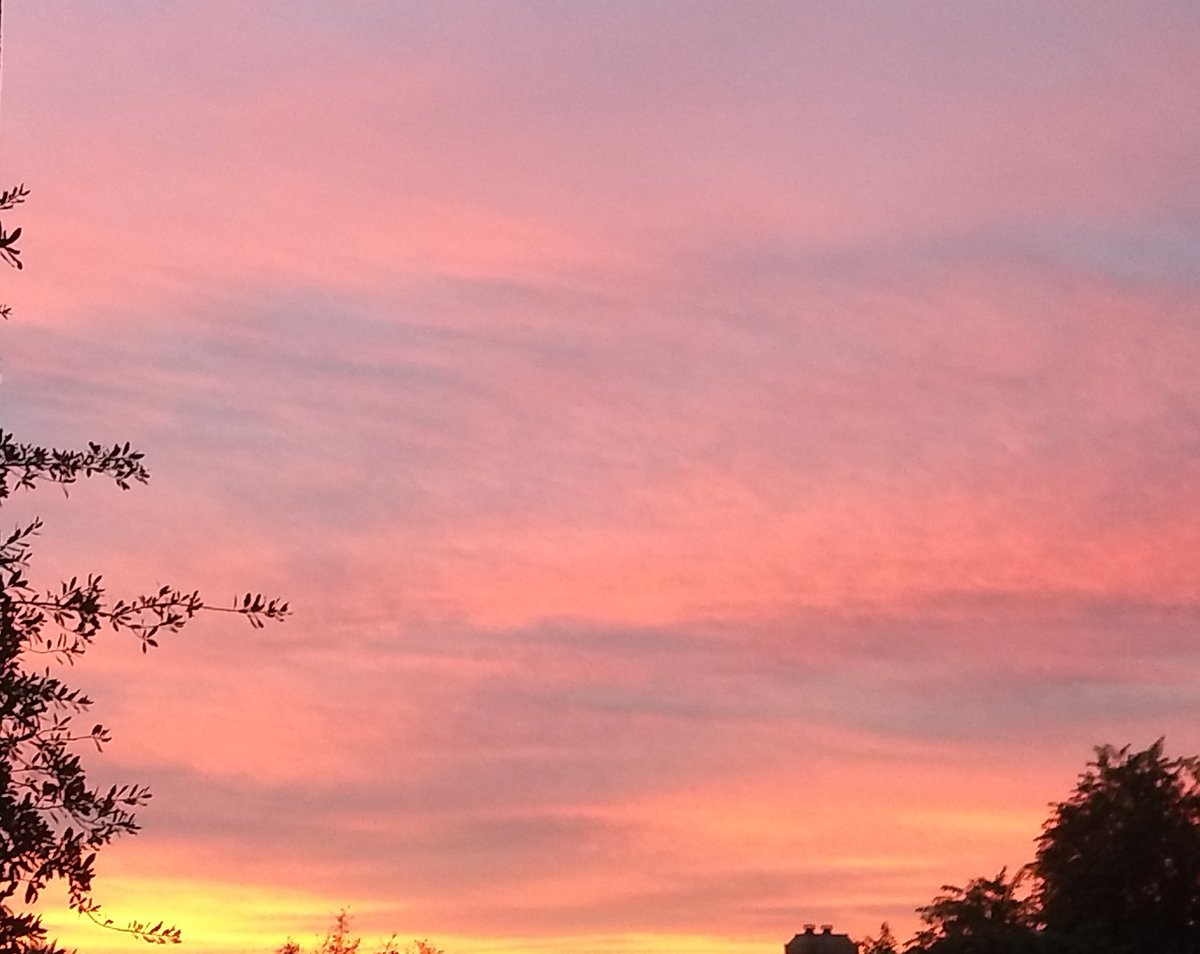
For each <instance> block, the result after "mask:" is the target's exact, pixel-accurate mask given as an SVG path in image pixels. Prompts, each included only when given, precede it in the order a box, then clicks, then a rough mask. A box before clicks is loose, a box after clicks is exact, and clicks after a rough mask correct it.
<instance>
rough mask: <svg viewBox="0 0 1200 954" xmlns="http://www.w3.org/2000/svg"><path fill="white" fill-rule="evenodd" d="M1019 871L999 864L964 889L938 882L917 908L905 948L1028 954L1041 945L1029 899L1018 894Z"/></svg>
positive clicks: (936, 953) (942, 953) (928, 952)
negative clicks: (918, 927)
mask: <svg viewBox="0 0 1200 954" xmlns="http://www.w3.org/2000/svg"><path fill="white" fill-rule="evenodd" d="M1023 880H1024V879H1023V877H1022V874H1021V873H1018V874H1017V875H1016V876H1015V877H1013V878H1012V879H1011V880H1010V879H1008V877H1007V872H1006V871H1005V869H1001V870H1000V873H999V874H997V875H996V877H994V878H976V879H974V880H973V881H970V882H968V883H967V886H966V887H965V888H959V887H956V886H954V885H943V886H942V894H940V895H938V896H937V897H935V898H934V899H933V901H931V902H930V903H929V904H927V905H925V907H922V908H918V909H917V913H918V914H919V915H920V916H921V921H922V923H923V924H925V928H924V930H922V931H920V932H919V933H918V934H917V936H916V937H915V938H913V940H912V942H910V944H909V946H908V948H907V950H908V951H910V952H921V954H1027V952H1029V954H1033V952H1040V951H1042V950H1043V949H1044V948H1043V947H1042V946H1041V944H1042V938H1041V936H1040V935H1039V933H1038V931H1037V928H1036V926H1035V918H1034V911H1033V907H1032V905H1031V903H1030V901H1029V900H1028V899H1027V898H1024V897H1022V895H1021V891H1020V888H1021V884H1022V881H1023Z"/></svg>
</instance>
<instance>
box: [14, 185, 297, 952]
mask: <svg viewBox="0 0 1200 954" xmlns="http://www.w3.org/2000/svg"><path fill="white" fill-rule="evenodd" d="M25 194H26V193H25V190H24V187H18V189H16V190H10V191H9V192H5V193H3V194H0V209H2V208H11V207H12V204H14V203H16V202H19V201H21V200H23V198H24V196H25ZM6 202H7V203H8V204H7V205H6V204H5V203H6ZM19 235H20V229H16V230H14V231H13V232H12V233H6V232H5V231H4V229H3V226H2V225H0V257H4V258H5V259H6V260H8V261H9V262H10V264H13V265H16V266H17V267H19V266H20V260H19V259H18V258H17V257H16V256H17V255H18V254H19V253H18V252H17V250H16V248H15V247H14V246H13V242H14V241H15V240H16V239H17V238H18V237H19ZM0 314H3V316H4V317H7V316H8V311H7V308H4V309H0ZM89 477H106V478H109V479H111V480H112V481H114V482H115V483H116V484H117V486H118V487H120V488H122V489H123V490H128V489H129V488H130V487H131V486H132V485H133V484H135V483H145V482H146V481H147V480H148V479H149V474H148V472H147V471H146V468H145V467H144V465H143V463H142V455H141V454H140V453H139V452H137V451H135V450H133V449H132V448H131V447H130V446H129V445H128V444H123V445H115V446H113V447H101V446H100V445H99V444H89V445H88V446H87V448H86V449H84V450H58V449H54V448H47V447H41V446H38V445H36V444H27V443H21V442H18V441H17V440H15V439H14V438H13V436H12V435H11V434H8V433H5V432H3V431H0V504H3V503H4V502H5V501H7V499H8V498H9V497H10V496H11V495H12V494H13V493H16V492H19V491H30V490H34V489H35V488H37V487H39V486H42V485H44V484H56V485H58V486H59V487H61V488H62V489H63V490H64V492H65V491H66V490H67V489H68V488H69V487H70V486H71V485H73V484H74V483H75V482H76V481H78V480H80V479H86V478H89ZM40 527H41V521H40V520H36V519H35V520H33V521H32V522H30V523H27V524H24V525H21V526H18V527H16V528H15V529H13V530H12V531H11V532H9V533H8V534H7V536H4V537H3V538H0V951H4V952H10V951H11V952H19V951H39V952H44V954H51V952H57V951H60V950H61V949H60V948H58V947H56V946H55V945H54V944H53V943H52V942H51V941H50V940H49V939H48V938H47V932H46V930H45V928H44V926H43V925H42V921H41V918H40V917H39V916H38V915H36V914H34V913H32V912H30V911H29V910H28V906H29V905H31V904H33V903H34V902H35V901H36V900H37V898H38V896H39V894H40V893H41V892H42V890H43V889H44V888H45V887H46V886H47V885H48V884H49V883H50V882H52V881H56V880H61V881H64V882H65V883H66V885H67V891H68V898H69V903H70V905H71V907H72V908H74V909H75V910H77V911H79V912H81V913H82V914H85V915H87V916H89V917H90V918H92V919H93V920H94V921H96V922H97V923H99V924H102V925H104V926H106V927H112V928H114V929H115V930H120V931H126V932H129V933H130V934H132V935H135V936H137V937H138V938H140V939H142V940H144V941H149V942H153V943H171V942H178V941H179V931H178V929H176V928H174V927H170V926H167V925H164V924H163V923H162V922H159V923H157V924H151V923H148V922H139V921H134V922H131V923H129V924H127V925H124V926H117V925H114V924H113V922H112V921H111V920H109V919H107V918H105V917H104V916H103V914H102V912H101V910H100V906H99V905H98V904H97V903H96V902H95V901H94V900H93V897H92V880H93V877H94V872H95V861H96V856H97V854H98V852H99V851H100V850H101V849H102V848H103V847H104V846H105V845H107V844H109V843H110V842H111V841H112V840H113V839H114V838H116V837H119V836H121V835H128V834H133V833H134V832H136V831H137V830H138V825H137V822H136V820H135V815H134V812H135V809H137V808H138V807H139V806H141V805H143V804H145V802H146V800H147V799H148V798H149V797H150V792H149V791H148V790H147V789H146V788H144V787H142V786H139V785H120V786H113V787H110V788H108V789H99V788H93V787H91V786H90V785H89V784H88V780H87V775H86V772H85V770H84V766H83V762H82V760H81V757H80V755H79V753H78V751H77V748H78V746H79V744H80V743H91V744H94V745H95V746H96V748H97V749H100V748H102V746H103V745H104V743H106V742H108V741H109V734H108V731H107V730H106V729H105V728H104V726H103V725H102V724H101V723H95V724H93V725H91V726H90V727H88V728H85V729H82V730H81V729H79V728H77V726H76V721H75V720H76V719H77V718H79V717H80V716H82V715H83V714H84V713H86V712H87V710H88V709H89V708H90V707H91V705H92V700H91V699H89V698H88V697H87V696H85V695H84V694H83V693H82V692H80V691H79V690H78V689H72V688H71V687H70V686H68V685H66V684H65V683H64V682H63V681H62V680H61V679H60V678H58V676H57V675H55V671H56V667H61V666H62V665H63V664H68V665H70V664H74V663H75V662H76V661H77V660H78V659H79V658H80V657H81V656H82V655H83V654H84V653H85V652H86V651H87V649H88V647H89V646H90V645H91V644H92V642H93V640H94V639H95V638H96V637H97V636H99V635H100V633H101V632H102V631H103V630H106V629H107V630H113V631H118V632H124V633H126V634H129V635H132V636H133V637H134V638H135V639H137V640H138V641H139V643H140V645H141V649H142V652H146V651H147V650H148V649H149V648H151V647H153V646H157V645H158V637H159V635H160V634H161V633H164V632H166V633H173V632H177V631H178V630H180V629H181V628H182V627H183V626H184V625H185V624H186V623H187V622H188V621H189V620H191V619H192V618H193V617H195V616H196V614H198V613H200V612H202V611H206V610H218V611H224V612H230V613H235V614H238V615H241V616H243V617H245V618H246V619H248V620H249V622H250V624H251V625H252V626H256V627H261V626H263V625H264V623H265V621H267V620H281V619H283V618H284V617H285V616H287V615H288V605H287V604H286V603H283V602H281V601H279V600H268V599H265V598H264V597H263V596H261V595H253V594H246V595H245V596H241V597H238V598H235V599H234V601H233V604H232V605H231V606H228V607H219V606H213V605H212V604H210V603H207V602H205V601H204V600H203V599H202V598H201V596H200V594H199V593H197V592H194V591H187V590H179V589H175V588H172V587H169V586H164V587H162V588H161V589H160V590H158V591H157V592H154V593H150V594H145V595H140V596H134V597H132V598H130V599H116V600H113V599H111V598H110V597H109V596H108V594H107V593H106V591H105V588H104V586H103V581H102V578H101V577H100V576H99V575H89V576H86V577H83V578H78V577H75V578H72V579H70V580H68V581H66V582H64V583H62V584H61V585H59V586H57V587H54V588H51V589H39V588H37V587H35V586H34V585H33V583H31V582H30V578H29V575H28V571H29V565H30V558H31V555H32V544H33V540H34V538H35V537H36V535H37V532H38V530H39V528H40Z"/></svg>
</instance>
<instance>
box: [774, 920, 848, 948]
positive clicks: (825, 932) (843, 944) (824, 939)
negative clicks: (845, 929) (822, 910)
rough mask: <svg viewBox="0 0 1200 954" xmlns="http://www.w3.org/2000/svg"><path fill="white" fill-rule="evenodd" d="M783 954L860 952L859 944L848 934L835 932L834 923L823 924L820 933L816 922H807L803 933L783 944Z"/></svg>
mask: <svg viewBox="0 0 1200 954" xmlns="http://www.w3.org/2000/svg"><path fill="white" fill-rule="evenodd" d="M783 954H858V945H857V944H855V943H854V942H853V941H852V940H850V938H849V936H848V935H846V934H834V933H833V925H832V924H822V925H821V932H820V933H819V934H818V933H817V926H816V925H815V924H806V925H804V933H803V934H797V935H796V936H795V937H794V938H792V939H791V940H790V941H788V942H787V943H786V944H785V945H783Z"/></svg>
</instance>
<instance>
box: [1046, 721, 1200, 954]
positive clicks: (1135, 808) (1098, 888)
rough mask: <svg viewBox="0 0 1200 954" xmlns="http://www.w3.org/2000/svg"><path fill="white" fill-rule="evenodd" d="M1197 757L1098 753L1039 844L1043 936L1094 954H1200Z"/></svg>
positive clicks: (1158, 749) (1153, 750)
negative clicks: (1047, 934)
mask: <svg viewBox="0 0 1200 954" xmlns="http://www.w3.org/2000/svg"><path fill="white" fill-rule="evenodd" d="M1198 769H1200V761H1198V760H1197V759H1195V758H1179V759H1168V758H1167V757H1166V756H1164V755H1163V741H1162V740H1161V739H1159V740H1158V741H1157V742H1155V743H1154V745H1152V746H1150V748H1148V749H1146V750H1145V751H1143V752H1130V751H1129V747H1128V746H1126V747H1124V748H1122V749H1115V748H1113V747H1112V746H1103V747H1101V748H1098V749H1096V759H1095V761H1094V762H1090V763H1089V764H1088V767H1087V770H1086V771H1085V772H1084V773H1083V774H1082V775H1081V776H1080V778H1079V782H1078V784H1077V785H1076V787H1075V791H1074V792H1073V793H1072V795H1071V797H1070V798H1068V799H1067V800H1066V801H1064V802H1062V803H1060V804H1059V805H1057V806H1055V808H1054V810H1053V813H1052V814H1051V816H1050V818H1049V820H1047V822H1046V823H1045V825H1044V826H1043V830H1042V835H1041V837H1040V838H1039V839H1038V849H1037V859H1036V861H1035V862H1034V864H1033V866H1032V867H1033V871H1034V873H1035V874H1036V875H1037V879H1038V890H1037V895H1036V901H1037V902H1038V905H1039V908H1040V918H1041V921H1042V923H1043V924H1044V925H1045V927H1046V929H1047V931H1048V932H1051V933H1053V934H1055V935H1058V936H1061V937H1063V938H1069V939H1071V940H1072V941H1074V942H1076V945H1077V947H1078V948H1079V949H1080V950H1087V951H1090V952H1095V954H1126V952H1128V954H1135V952H1142V951H1145V952H1154V954H1197V952H1200V784H1198V776H1197V772H1198Z"/></svg>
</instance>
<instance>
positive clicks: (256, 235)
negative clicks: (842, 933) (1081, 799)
mask: <svg viewBox="0 0 1200 954" xmlns="http://www.w3.org/2000/svg"><path fill="white" fill-rule="evenodd" d="M4 12H5V20H4V84H3V106H2V112H0V163H2V165H3V167H4V169H6V170H7V171H6V172H5V173H4V176H3V179H4V182H6V183H11V182H15V181H21V180H24V181H25V182H26V183H27V184H28V185H29V186H30V187H31V188H32V189H33V196H32V199H31V201H30V202H29V204H28V205H27V206H26V207H25V208H22V209H20V210H19V211H17V212H14V213H8V214H7V215H6V217H5V223H6V225H9V224H10V223H11V224H20V225H22V226H23V227H24V229H25V233H26V234H25V239H24V241H23V246H24V250H25V252H24V257H25V259H26V260H27V262H28V266H27V268H26V269H25V271H24V272H22V273H20V274H19V275H18V274H17V273H16V272H12V273H10V274H9V275H8V276H7V280H6V284H5V290H4V300H6V301H8V302H9V303H10V304H12V305H13V306H14V309H15V318H14V320H13V321H12V322H10V323H9V324H7V325H6V326H5V327H4V328H3V329H2V332H0V333H2V334H3V336H4V342H5V344H4V348H3V351H2V352H0V355H2V359H0V374H2V375H3V382H4V383H3V385H2V386H0V400H2V401H3V410H4V425H5V427H6V429H11V430H14V431H15V432H16V433H17V434H18V436H19V437H21V438H23V439H28V440H34V441H38V442H44V443H52V444H57V445H63V446H72V445H79V444H81V443H83V442H86V441H88V440H97V441H116V440H121V441H124V440H127V439H128V440H131V441H133V442H134V443H135V444H137V446H139V447H140V448H141V449H143V450H144V451H146V452H147V454H148V460H149V464H150V467H151V470H152V473H153V475H154V479H153V481H152V483H151V485H150V486H149V487H147V488H144V489H139V490H137V491H135V492H131V493H129V494H121V493H119V492H117V491H116V490H115V489H112V488H110V487H104V486H99V485H97V486H95V487H87V488H80V489H79V491H78V492H75V493H73V494H72V497H71V499H70V500H68V501H63V500H61V499H59V498H58V497H56V496H54V495H53V494H44V495H40V496H34V497H30V498H26V499H22V500H19V501H14V502H13V503H12V504H11V505H10V507H9V519H10V520H14V519H19V518H21V517H22V516H24V515H29V514H33V513H39V514H41V515H42V516H43V517H44V518H45V519H46V520H47V524H48V526H47V529H46V532H45V534H44V537H43V545H42V548H41V551H40V552H39V554H38V568H39V571H40V573H41V574H42V575H43V577H44V579H45V580H46V581H47V582H50V581H53V580H54V579H56V577H57V576H58V575H66V576H70V575H72V574H75V573H81V572H87V571H102V572H104V573H105V575H106V578H107V579H109V580H110V582H111V583H112V585H113V587H114V589H117V590H119V591H122V592H125V591H129V592H135V591H137V590H139V589H154V588H157V587H158V586H160V585H162V584H163V583H166V582H177V583H179V584H180V585H185V586H199V587H201V588H202V589H203V590H204V591H205V592H206V593H208V594H210V595H211V596H212V597H213V598H214V599H215V600H216V601H218V602H220V601H224V600H226V599H228V598H229V597H230V596H231V595H232V594H233V593H234V592H237V591H244V590H246V589H253V590H262V591H265V592H269V593H272V594H275V593H277V594H279V595H282V596H285V597H287V598H290V599H291V601H292V604H293V606H294V608H295V610H296V614H295V617H294V619H292V620H291V621H290V622H289V623H288V624H287V625H286V626H285V627H283V628H271V629H268V630H266V631H265V632H254V631H251V630H249V629H248V628H243V627H241V626H238V625H232V624H231V622H230V621H229V620H224V619H213V620H206V621H204V622H202V623H200V624H197V625H196V626H195V628H194V629H193V630H189V631H188V633H187V634H186V635H184V636H182V637H181V638H179V639H178V640H174V641H172V642H171V643H170V644H168V645H165V646H163V647H162V649H161V650H160V651H159V652H157V653H154V654H153V655H151V656H149V657H143V656H141V654H140V653H138V652H137V651H136V646H134V645H132V644H125V643H122V642H120V641H118V640H114V641H112V642H110V643H109V644H106V645H104V646H101V647H98V648H97V650H96V652H95V654H94V656H92V657H89V658H88V660H86V664H85V665H83V666H82V667H81V668H79V669H78V670H77V671H76V672H75V673H74V674H73V675H74V678H75V679H76V680H77V681H78V682H80V683H82V684H84V685H86V686H87V687H88V689H89V690H90V691H91V692H92V693H93V694H94V695H95V696H96V698H97V699H98V704H97V709H96V712H97V715H98V716H99V717H100V718H102V719H103V720H104V721H105V722H106V723H107V724H109V725H110V727H111V729H112V730H113V734H114V736H115V741H114V743H113V745H112V746H111V747H110V749H109V750H108V751H107V752H106V754H105V755H104V756H102V757H100V758H98V759H95V760H94V761H93V765H94V772H95V774H96V777H97V778H99V779H105V780H107V779H110V778H111V779H113V780H122V781H123V780H136V781H142V782H146V783H148V784H149V785H151V787H152V788H153V789H154V791H155V793H156V797H155V799H154V801H153V802H152V804H151V806H150V807H149V808H148V809H147V810H146V811H145V812H144V813H143V814H142V822H143V824H144V829H145V830H144V831H143V833H142V834H140V835H139V836H138V837H137V838H135V839H130V840H128V841H126V842H124V843H120V844H119V845H116V846H114V847H113V848H112V849H111V850H110V851H108V852H107V853H106V854H105V855H104V856H103V857H102V861H101V869H100V878H99V880H98V882H97V889H98V890H97V897H98V900H100V901H101V902H102V903H104V904H105V906H106V907H107V908H108V909H110V910H111V911H112V913H113V914H114V915H115V916H117V917H138V916H141V915H143V914H145V915H148V916H153V917H154V918H155V919H157V918H158V917H165V918H167V919H168V920H175V921H178V922H179V923H180V925H181V926H182V928H183V929H184V933H185V940H186V942H187V944H188V949H190V950H195V951H197V952H206V954H207V952H212V954H233V952H242V951H246V952H267V951H270V950H273V949H274V947H275V946H277V945H278V943H279V942H281V941H282V940H283V939H284V938H285V937H286V936H287V935H289V934H291V935H293V936H295V937H297V938H298V939H300V940H302V941H309V940H311V939H312V938H313V937H314V936H315V935H316V934H317V933H318V932H319V931H320V930H322V929H323V927H324V926H325V925H326V924H327V922H328V919H329V915H330V914H331V912H334V911H336V910H338V909H339V908H341V907H343V906H349V907H350V909H351V910H352V912H354V913H355V915H356V919H357V920H356V924H357V925H358V927H360V928H361V929H362V930H363V932H364V933H365V934H367V935H368V936H369V937H370V938H376V937H386V936H387V935H389V934H391V933H392V932H393V931H395V932H397V933H398V934H399V935H400V937H402V938H406V937H413V936H428V937H430V938H431V939H433V940H434V941H436V942H438V943H439V944H440V945H441V946H443V947H446V948H447V949H448V950H449V951H450V952H451V954H500V952H506V954H517V952H543V951H545V952H550V951H554V952H561V954H651V952H659V951H674V952H679V951H689V950H694V951H705V952H710V954H754V952H760V951H761V952H766V951H775V950H778V945H780V944H782V943H783V942H784V941H786V940H787V939H788V938H790V937H791V935H792V934H793V933H794V932H796V931H798V930H800V928H801V925H802V924H803V923H805V922H818V923H821V922H832V923H834V924H835V925H836V926H837V927H838V928H839V929H844V930H848V931H850V932H851V934H853V935H855V936H861V935H862V934H864V933H867V932H873V931H874V930H875V929H876V927H877V926H878V924H879V922H880V921H882V920H884V919H888V920H891V921H892V922H893V924H894V925H895V926H896V928H897V930H898V932H899V933H901V934H906V933H907V932H909V931H910V930H911V928H912V927H913V926H914V923H915V919H914V917H913V915H912V909H913V908H914V907H916V906H917V905H919V904H922V903H924V902H926V901H928V900H929V899H930V897H931V896H932V895H933V894H934V893H935V892H936V891H937V890H938V888H939V886H940V885H942V884H944V883H947V882H956V883H961V882H963V881H965V880H967V879H969V878H971V877H973V876H977V875H985V874H994V873H995V872H996V871H997V870H998V869H999V868H1000V867H1001V866H1003V865H1008V866H1009V867H1010V868H1012V867H1015V866H1017V865H1019V864H1021V863H1023V862H1025V861H1027V860H1029V858H1030V857H1031V855H1032V843H1033V839H1034V838H1035V837H1036V835H1037V833H1038V826H1039V824H1040V822H1041V820H1042V819H1043V818H1044V817H1045V814H1046V806H1047V803H1048V802H1049V801H1051V800H1053V799H1058V798H1061V797H1063V796H1065V795H1066V793H1067V792H1068V791H1069V789H1070V786H1071V784H1072V781H1073V779H1074V777H1075V775H1076V773H1077V772H1078V771H1079V770H1080V769H1081V768H1082V767H1083V764H1084V762H1085V761H1086V760H1087V758H1088V757H1089V755H1090V752H1091V747H1092V746H1093V745H1096V744H1100V743H1104V742H1112V743H1116V744H1124V743H1126V742H1129V743H1133V744H1134V745H1139V746H1140V745H1144V744H1147V743H1149V742H1151V741H1152V740H1154V739H1155V738H1157V737H1158V736H1160V735H1165V736H1166V737H1167V745H1168V749H1169V751H1171V752H1174V753H1179V754H1191V753H1196V752H1200V729H1198V728H1197V726H1198V725H1200V718H1198V717H1200V691H1198V690H1197V688H1196V687H1197V686H1200V648H1198V646H1200V642H1198V637H1200V625H1198V623H1200V612H1198V610H1200V607H1198V605H1197V601H1196V595H1195V594H1196V592H1197V587H1198V585H1200V565H1198V564H1197V562H1196V560H1195V557H1194V555H1195V553H1196V552H1197V549H1198V547H1200V510H1198V509H1197V505H1196V494H1195V488H1196V486H1197V482H1198V481H1200V383H1198V381H1200V378H1198V377H1197V374H1196V368H1197V367H1200V328H1198V322H1200V256H1198V254H1197V251H1196V249H1197V248H1200V177H1198V176H1197V175H1196V169H1197V163H1198V162H1200V110H1198V109H1197V104H1198V102H1200V59H1198V58H1197V57H1196V55H1195V51H1196V49H1200V9H1198V8H1197V7H1196V5H1195V4H1194V3H1191V2H1182V0H1181V2H1167V0H1162V2H1158V0H1152V2H1146V3H1140V4H1136V5H1131V4H1126V3H1116V2H1107V0H1102V2H1097V0H1089V2H1087V3H1082V2H1081V3H1069V2H1062V3H1054V4H1047V3H1044V2H1040V0H1039V2H1019V0H1014V2H1008V3H1004V4H983V3H962V2H958V0H955V2H951V0H945V2H911V3H907V2H906V3H884V2H857V0H850V2H839V3H823V2H814V3H798V2H780V3H769V2H746V3H739V4H728V3H717V2H707V0H695V2H688V3H683V2H669V0H661V2H639V3H632V2H624V0H612V2H598V0H596V2H570V3H568V2H561V3H555V2H549V0H547V2H532V3H524V2H523V3H516V2H511V3H510V2H483V0H480V2H472V3H468V2H436V3H435V2H426V3H418V2H411V3H410V2H381V0H376V2H367V0H339V2H336V3H334V2H328V0H326V2H317V0H299V2H297V0H290V2H287V3H284V2H282V0H260V2H256V3H253V4H247V3H234V2H226V0H210V2H207V3H204V4H191V5H186V4H161V3H151V2H149V0H123V2H121V3H107V4H97V3H89V2H83V0H38V2H37V3H33V2H28V0H24V2H22V0H17V2H13V3H10V4H7V5H6V6H5V10H4ZM60 923H65V924H66V927H65V928H64V938H65V939H67V940H69V941H71V942H72V943H77V944H80V945H81V946H84V947H85V948H86V949H89V950H103V949H104V945H105V944H106V943H111V944H112V945H113V949H114V950H115V949H121V946H122V943H123V942H122V941H121V940H120V939H119V938H117V939H114V938H108V937H107V936H100V937H97V936H96V935H95V933H94V932H92V931H91V930H90V929H87V928H86V927H80V926H77V925H76V924H75V923H74V922H73V921H71V920H69V919H68V920H66V921H62V922H60Z"/></svg>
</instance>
